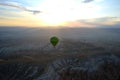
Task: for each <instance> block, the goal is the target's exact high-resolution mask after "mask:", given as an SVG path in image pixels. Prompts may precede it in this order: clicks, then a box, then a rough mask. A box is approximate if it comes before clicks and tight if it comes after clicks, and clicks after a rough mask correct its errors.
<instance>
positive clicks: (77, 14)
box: [0, 0, 120, 27]
mask: <svg viewBox="0 0 120 80" xmlns="http://www.w3.org/2000/svg"><path fill="white" fill-rule="evenodd" d="M36 10H37V11H41V12H40V13H39V12H38V14H37V13H36V14H33V12H34V11H36ZM119 24H120V0H0V25H1V26H30V27H38V26H39V27H40V26H44V27H45V26H69V27H75V26H77V27H95V26H109V25H110V26H112V27H114V25H115V26H116V25H119Z"/></svg>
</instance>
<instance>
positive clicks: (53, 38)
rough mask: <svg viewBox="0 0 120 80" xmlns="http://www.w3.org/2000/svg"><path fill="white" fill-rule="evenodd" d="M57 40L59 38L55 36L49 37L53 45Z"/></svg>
mask: <svg viewBox="0 0 120 80" xmlns="http://www.w3.org/2000/svg"><path fill="white" fill-rule="evenodd" d="M58 42H59V39H58V38H57V37H55V36H54V37H51V38H50V43H51V44H52V45H53V46H54V47H55V46H56V45H57V44H58Z"/></svg>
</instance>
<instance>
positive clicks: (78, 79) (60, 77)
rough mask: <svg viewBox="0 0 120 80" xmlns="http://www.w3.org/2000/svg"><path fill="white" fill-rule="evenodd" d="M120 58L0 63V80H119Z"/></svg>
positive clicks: (113, 56) (102, 56)
mask: <svg viewBox="0 0 120 80" xmlns="http://www.w3.org/2000/svg"><path fill="white" fill-rule="evenodd" d="M119 79H120V57H117V56H115V55H99V56H98V55H97V56H91V57H88V58H85V59H80V58H65V59H59V60H56V61H54V62H52V63H50V64H49V65H48V64H47V65H44V64H39V63H0V80H119Z"/></svg>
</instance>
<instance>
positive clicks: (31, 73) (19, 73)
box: [0, 63, 44, 80]
mask: <svg viewBox="0 0 120 80" xmlns="http://www.w3.org/2000/svg"><path fill="white" fill-rule="evenodd" d="M43 72H44V66H43V65H39V64H30V63H4V64H0V80H33V79H35V78H37V77H38V76H40V75H41V74H43Z"/></svg>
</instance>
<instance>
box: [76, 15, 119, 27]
mask: <svg viewBox="0 0 120 80" xmlns="http://www.w3.org/2000/svg"><path fill="white" fill-rule="evenodd" d="M76 22H77V23H78V22H79V23H82V24H86V25H88V26H114V25H117V24H120V17H101V18H93V19H83V20H77V21H76Z"/></svg>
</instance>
